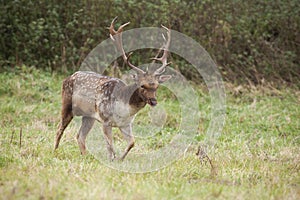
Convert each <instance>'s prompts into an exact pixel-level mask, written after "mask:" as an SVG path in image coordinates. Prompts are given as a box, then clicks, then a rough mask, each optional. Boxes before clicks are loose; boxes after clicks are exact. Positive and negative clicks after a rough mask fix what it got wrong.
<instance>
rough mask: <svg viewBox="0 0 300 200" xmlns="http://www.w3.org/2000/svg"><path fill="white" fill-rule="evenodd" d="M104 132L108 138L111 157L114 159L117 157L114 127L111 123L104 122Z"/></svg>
mask: <svg viewBox="0 0 300 200" xmlns="http://www.w3.org/2000/svg"><path fill="white" fill-rule="evenodd" d="M103 132H104V136H105V139H106V146H107V150H108V153H109V159H110V160H112V161H113V160H114V159H115V158H116V152H115V150H114V147H113V138H112V127H111V126H110V125H107V124H103Z"/></svg>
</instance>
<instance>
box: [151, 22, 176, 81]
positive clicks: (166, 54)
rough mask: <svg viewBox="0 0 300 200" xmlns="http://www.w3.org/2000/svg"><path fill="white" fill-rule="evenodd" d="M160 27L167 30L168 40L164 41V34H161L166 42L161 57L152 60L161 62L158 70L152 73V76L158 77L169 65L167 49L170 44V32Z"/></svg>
mask: <svg viewBox="0 0 300 200" xmlns="http://www.w3.org/2000/svg"><path fill="white" fill-rule="evenodd" d="M161 27H163V28H164V29H166V30H167V36H168V40H167V41H166V38H165V36H164V34H162V36H163V38H164V40H165V41H166V43H165V44H164V45H163V47H162V49H163V50H164V52H163V55H162V56H161V57H160V58H157V56H156V57H155V58H152V59H153V60H157V61H160V62H162V66H161V67H160V68H158V69H157V70H155V72H154V73H153V75H154V76H158V75H161V74H162V73H164V71H165V69H166V66H168V65H169V64H171V63H170V62H169V63H168V60H167V57H168V49H169V46H170V42H171V31H170V29H168V28H167V27H165V26H163V25H161Z"/></svg>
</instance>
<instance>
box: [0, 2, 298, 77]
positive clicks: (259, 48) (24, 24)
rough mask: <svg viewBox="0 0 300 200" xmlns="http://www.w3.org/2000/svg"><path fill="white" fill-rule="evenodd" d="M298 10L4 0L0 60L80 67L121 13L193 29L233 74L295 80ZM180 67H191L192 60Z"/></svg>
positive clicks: (292, 5) (294, 6)
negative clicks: (189, 63)
mask: <svg viewBox="0 0 300 200" xmlns="http://www.w3.org/2000/svg"><path fill="white" fill-rule="evenodd" d="M299 13H300V6H299V5H298V1H296V0H290V1H288V2H286V1H283V0H279V1H267V0H265V1H257V0H256V1H250V0H248V1H241V0H237V1H230V0H224V1H218V0H202V1H188V0H176V1H174V0H160V1H154V0H151V1H147V2H144V1H138V0H130V1H120V0H110V1H104V2H103V1H93V0H87V1H81V0H74V1H67V0H63V1H58V0H51V1H44V0H38V1H26V0H18V1H17V0H14V1H12V0H11V1H4V0H2V2H1V9H0V14H1V16H2V17H1V19H0V27H1V28H0V33H1V40H0V60H1V62H0V67H1V69H2V71H3V70H4V67H7V66H15V65H22V64H25V65H27V66H35V67H37V68H45V69H51V70H63V71H67V70H68V71H75V70H77V69H78V68H79V66H80V64H81V62H82V60H83V59H84V58H85V56H86V55H87V53H88V52H89V51H90V50H91V49H92V48H93V47H95V46H96V45H97V44H98V43H99V42H101V41H103V40H104V39H106V38H108V33H107V30H106V29H105V27H107V26H108V25H109V23H110V21H111V20H112V19H113V18H114V17H115V16H119V18H120V19H122V20H120V21H122V22H126V21H130V22H131V27H146V26H160V24H166V25H169V26H170V27H171V28H172V29H174V30H177V31H180V32H182V33H184V34H187V35H189V36H190V37H192V38H194V39H195V40H196V41H198V42H199V43H200V44H201V45H202V46H204V48H206V49H207V50H208V51H209V53H210V54H211V55H212V56H213V58H214V60H215V61H216V62H217V64H218V65H219V67H220V69H221V71H222V73H223V75H224V77H225V79H226V80H228V81H237V82H245V81H246V82H252V83H261V82H262V81H263V80H264V79H267V80H269V81H286V82H294V81H297V80H299V76H300V75H299V74H300V68H299V65H300V62H299V59H298V57H299V55H300V47H299V45H300V38H299V35H300V33H299V24H300V15H299ZM137 59H138V58H137ZM178 59H179V61H178V63H182V61H180V58H178ZM174 63H175V62H174ZM179 69H180V70H182V72H183V73H185V74H188V73H189V69H190V68H189V66H188V65H187V64H185V65H182V66H180V67H179ZM190 77H193V76H190Z"/></svg>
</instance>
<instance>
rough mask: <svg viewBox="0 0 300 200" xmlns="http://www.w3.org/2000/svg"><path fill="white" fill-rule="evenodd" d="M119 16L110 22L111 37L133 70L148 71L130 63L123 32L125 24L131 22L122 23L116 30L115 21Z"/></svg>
mask: <svg viewBox="0 0 300 200" xmlns="http://www.w3.org/2000/svg"><path fill="white" fill-rule="evenodd" d="M117 18H118V17H115V18H114V19H113V20H112V22H111V24H110V27H109V32H110V38H111V39H112V40H113V41H114V42H116V45H117V48H118V49H119V51H121V53H122V57H123V60H124V62H125V63H126V64H127V65H128V66H129V67H131V68H132V69H133V70H135V71H136V72H138V73H142V74H144V73H146V72H144V71H143V70H141V69H140V68H138V67H136V66H135V65H133V64H131V63H130V61H129V57H130V55H129V56H126V53H125V51H124V48H123V41H122V32H123V28H124V27H125V26H127V25H128V24H129V23H130V22H127V23H125V24H123V25H121V26H120V27H119V28H118V30H117V31H116V30H115V28H114V25H115V24H114V23H115V21H116V20H117Z"/></svg>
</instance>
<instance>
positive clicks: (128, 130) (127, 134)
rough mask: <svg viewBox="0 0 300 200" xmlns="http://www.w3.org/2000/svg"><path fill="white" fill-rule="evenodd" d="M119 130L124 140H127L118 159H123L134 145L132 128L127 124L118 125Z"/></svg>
mask: <svg viewBox="0 0 300 200" xmlns="http://www.w3.org/2000/svg"><path fill="white" fill-rule="evenodd" d="M120 131H121V132H122V134H123V136H124V138H125V140H126V141H127V147H126V149H125V152H124V153H123V155H122V156H121V157H120V160H124V158H125V157H126V155H127V154H128V152H129V151H130V149H132V147H133V146H134V137H133V135H132V128H131V125H128V126H126V127H120Z"/></svg>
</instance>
